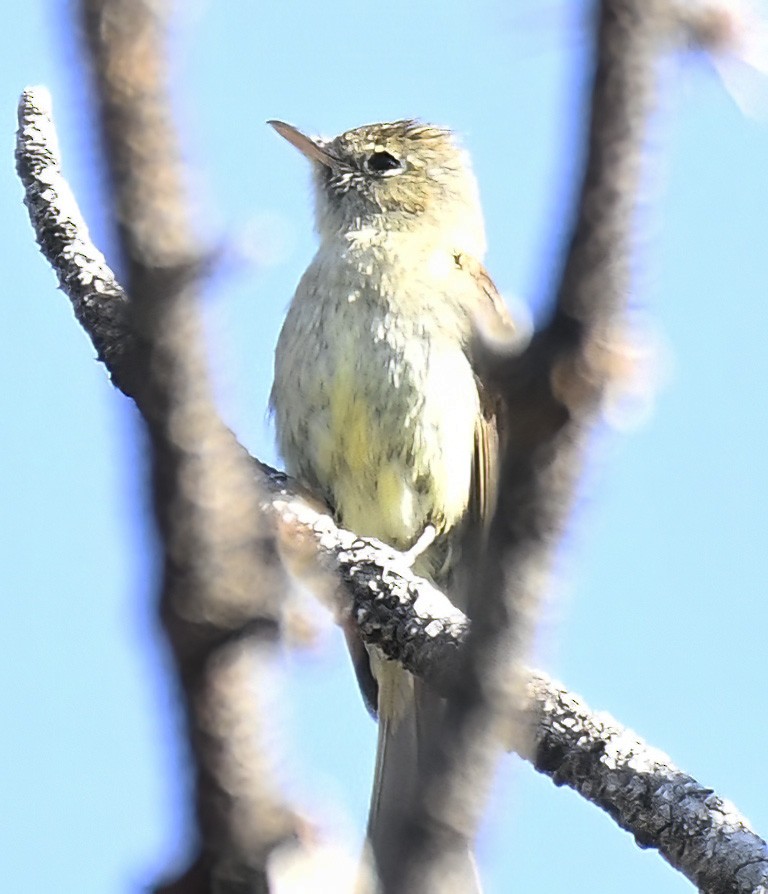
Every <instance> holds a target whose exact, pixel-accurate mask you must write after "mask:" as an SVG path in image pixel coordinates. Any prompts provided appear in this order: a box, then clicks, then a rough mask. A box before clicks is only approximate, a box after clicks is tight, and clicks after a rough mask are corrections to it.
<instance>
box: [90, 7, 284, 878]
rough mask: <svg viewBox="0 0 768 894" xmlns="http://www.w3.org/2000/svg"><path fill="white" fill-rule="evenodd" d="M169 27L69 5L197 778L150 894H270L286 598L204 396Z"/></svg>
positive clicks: (198, 257)
mask: <svg viewBox="0 0 768 894" xmlns="http://www.w3.org/2000/svg"><path fill="white" fill-rule="evenodd" d="M166 15H167V10H166V8H165V4H164V3H162V2H155V0H152V2H149V0H81V4H80V16H81V20H82V26H83V31H84V36H85V45H86V50H87V58H88V60H89V62H90V63H91V67H92V70H93V76H94V86H95V91H96V95H97V100H98V102H97V113H98V114H97V118H98V121H99V124H100V128H101V137H102V141H103V146H104V155H105V159H106V162H107V168H108V174H109V185H110V190H111V195H110V198H111V202H112V210H113V214H114V220H115V222H116V229H117V233H118V239H119V248H120V250H121V252H122V255H123V259H124V266H125V270H126V284H127V290H126V291H127V294H128V295H129V296H130V298H129V299H127V300H126V299H125V298H124V297H121V298H119V299H118V297H117V296H115V299H116V300H119V301H120V302H121V304H122V305H123V306H124V307H125V308H127V310H126V312H125V313H126V320H125V323H126V330H127V335H126V337H125V339H124V343H125V344H126V345H128V346H130V352H124V353H123V354H122V355H120V356H119V357H118V358H117V361H118V363H119V368H117V369H115V370H113V375H115V374H117V375H116V380H117V381H119V382H120V383H121V387H124V390H126V391H128V392H129V393H130V394H131V396H132V397H133V398H134V400H135V401H136V404H137V406H138V408H139V410H140V412H141V414H142V416H143V418H144V420H145V422H146V425H147V430H148V433H149V440H150V458H151V464H152V479H153V498H154V509H155V516H156V519H157V524H158V529H159V533H160V535H161V539H162V546H163V550H164V570H163V583H162V591H161V593H160V597H159V610H160V616H161V620H162V623H163V626H164V629H165V632H166V635H167V638H168V642H169V644H170V647H171V651H172V654H173V656H174V658H175V661H176V667H177V672H178V678H179V682H180V684H181V689H182V695H183V704H184V707H185V711H186V720H187V733H188V738H189V744H190V751H191V756H192V758H193V770H194V775H195V807H196V820H197V825H198V830H199V852H198V854H197V856H196V858H195V859H194V862H193V863H192V865H191V866H190V868H189V869H188V871H187V872H186V873H184V874H183V875H182V876H181V877H180V878H179V879H176V880H175V881H172V882H169V883H163V884H160V885H158V886H157V888H156V890H157V891H158V892H160V891H162V892H176V894H182V892H183V894H192V892H206V894H208V892H214V891H227V892H230V894H240V892H242V894H246V892H248V894H253V892H256V891H267V890H268V887H269V883H268V876H267V862H268V858H269V856H270V853H271V852H272V851H273V849H274V848H275V847H276V846H277V845H279V844H281V843H282V842H284V841H285V840H286V839H288V838H292V837H294V836H295V835H296V834H297V822H296V819H295V817H294V816H293V815H292V813H291V811H290V810H289V809H288V807H287V805H286V804H285V802H284V798H283V795H282V793H281V792H280V790H279V788H278V784H277V779H278V774H277V772H276V766H275V764H274V763H273V761H272V760H271V759H270V755H269V752H268V750H267V747H266V745H267V743H268V742H269V741H270V732H271V729H270V721H269V716H270V712H269V711H268V703H267V700H268V693H269V685H268V682H267V680H266V678H265V674H264V666H265V663H267V662H268V661H269V660H270V656H271V644H272V643H273V642H274V640H275V639H276V637H277V633H278V617H279V603H280V593H281V591H282V590H283V589H284V587H285V582H284V579H283V576H282V573H281V567H280V563H279V561H278V560H277V556H276V552H275V549H274V542H273V535H272V531H271V528H270V526H269V525H268V524H267V522H266V520H265V518H264V515H263V513H262V512H261V510H260V506H259V491H258V488H257V485H256V480H255V476H254V475H253V468H252V465H251V463H250V462H249V459H248V457H247V456H246V455H245V453H244V451H243V450H242V448H241V447H240V445H239V444H238V443H237V442H236V440H235V439H234V437H233V436H232V434H231V432H229V431H228V430H227V429H226V428H225V426H224V425H223V424H222V423H221V421H220V419H219V418H218V415H217V413H216V410H215V408H214V404H213V401H212V398H211V394H210V387H209V384H208V376H207V369H206V364H205V359H204V349H203V343H202V335H201V323H200V318H199V312H198V295H197V292H196V289H197V284H198V281H199V275H200V271H201V268H202V267H203V254H202V252H201V249H200V247H199V245H198V244H197V241H196V239H195V236H194V234H193V232H192V230H191V227H190V223H189V219H190V215H189V210H188V209H189V203H188V201H187V198H186V195H185V190H184V183H183V181H184V168H183V165H182V164H181V161H180V151H179V147H178V144H177V140H176V135H175V132H174V129H173V125H172V119H173V116H172V114H171V108H170V101H169V98H168V88H167V75H166V70H165V68H166V64H167V57H168V52H167V48H166V46H165V25H166V23H165V17H166ZM122 383H125V384H122Z"/></svg>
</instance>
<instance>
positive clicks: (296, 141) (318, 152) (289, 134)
mask: <svg viewBox="0 0 768 894" xmlns="http://www.w3.org/2000/svg"><path fill="white" fill-rule="evenodd" d="M267 124H271V125H272V127H274V128H275V130H276V131H277V132H278V133H279V134H280V136H281V137H285V139H286V140H288V142H289V143H290V144H291V145H292V146H295V147H296V148H297V149H298V150H299V152H301V154H302V155H303V156H305V157H306V158H308V159H309V160H310V161H316V162H319V163H320V164H321V165H325V166H326V167H327V168H332V167H333V166H334V165H335V164H336V159H335V158H334V157H333V156H332V155H331V154H330V153H329V152H327V151H326V149H325V148H324V147H323V145H322V143H319V142H317V141H315V140H311V139H310V138H309V137H308V136H306V135H305V134H303V133H302V132H301V131H300V130H297V129H296V128H295V127H294V126H293V125H291V124H286V123H285V121H267Z"/></svg>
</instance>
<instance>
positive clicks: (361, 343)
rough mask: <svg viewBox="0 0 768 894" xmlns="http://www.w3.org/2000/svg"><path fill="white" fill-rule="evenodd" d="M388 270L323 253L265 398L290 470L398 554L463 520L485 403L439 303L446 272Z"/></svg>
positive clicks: (381, 263) (448, 311)
mask: <svg viewBox="0 0 768 894" xmlns="http://www.w3.org/2000/svg"><path fill="white" fill-rule="evenodd" d="M390 260H391V259H390V258H387V257H381V255H380V252H377V251H376V250H374V249H368V250H366V251H354V252H351V253H350V252H347V254H346V256H345V255H340V254H339V253H335V254H332V253H328V252H326V253H325V254H323V252H322V251H321V252H319V253H318V256H317V257H316V258H315V260H314V261H313V263H312V265H311V266H310V268H309V269H308V270H307V273H306V274H305V276H304V278H303V279H302V281H301V283H300V285H299V288H298V290H297V293H296V296H295V298H294V301H293V303H292V305H291V309H290V311H289V313H288V316H287V318H286V322H285V325H284V327H283V331H282V332H281V335H280V339H279V342H278V348H277V353H276V361H275V384H274V388H273V398H272V399H273V406H274V411H275V421H276V427H277V433H278V443H279V447H280V449H281V452H282V454H283V457H284V459H285V461H286V464H287V466H288V469H289V471H290V472H292V473H293V474H295V475H296V476H298V477H299V478H301V479H303V480H304V481H306V482H307V483H308V484H310V485H312V486H315V487H319V488H320V489H321V490H322V491H323V492H324V494H325V496H326V498H327V499H328V500H329V501H330V502H331V503H332V505H333V506H334V508H335V511H336V514H337V516H338V517H339V519H340V521H341V522H342V523H343V524H344V525H345V526H347V527H349V528H351V529H352V530H354V531H356V532H357V533H359V534H361V535H364V536H373V537H378V538H380V539H382V540H384V541H386V542H389V543H391V544H392V545H394V546H397V547H399V548H406V547H408V546H410V545H411V544H412V543H413V542H414V541H415V540H416V538H417V537H418V536H419V534H420V533H421V532H422V531H423V529H424V527H425V526H426V525H427V524H428V523H431V524H434V525H435V527H436V528H437V529H438V532H439V531H442V530H445V529H448V528H450V527H452V526H453V525H454V524H456V523H457V522H458V521H459V519H460V518H461V516H462V515H463V514H464V512H465V510H466V507H467V502H468V495H469V487H470V475H471V467H472V455H473V441H474V431H475V424H476V419H477V415H478V412H479V400H478V393H477V387H476V384H475V378H474V375H473V373H472V369H471V367H470V364H469V362H468V360H467V358H466V356H465V354H464V351H463V350H462V347H461V338H460V333H459V332H458V327H460V326H461V325H462V323H461V321H460V320H459V319H458V318H455V317H454V315H453V311H452V307H453V306H454V305H455V304H456V303H457V302H456V301H455V300H452V298H455V297H456V296H455V295H454V296H450V295H448V294H444V295H442V296H441V295H440V294H439V293H440V292H441V291H443V290H450V288H451V287H452V285H453V284H454V282H455V283H456V285H457V286H458V284H459V282H460V281H459V280H458V278H457V279H455V280H454V279H452V278H451V276H450V269H449V265H446V266H445V275H444V276H441V275H439V274H437V275H436V272H435V269H433V268H435V266H436V265H435V263H434V262H430V264H424V265H421V266H420V267H419V269H418V270H414V268H413V267H412V266H411V272H410V273H409V274H408V275H406V274H405V272H404V266H405V265H403V263H402V259H400V263H398V264H396V265H393V264H391V263H388V262H389V261H390ZM408 266H410V265H408ZM437 266H439V264H438V265H437ZM392 270H395V271H403V272H402V275H401V274H400V273H399V272H396V273H395V275H392V272H391V271H392Z"/></svg>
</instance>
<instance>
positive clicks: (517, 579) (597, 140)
mask: <svg viewBox="0 0 768 894" xmlns="http://www.w3.org/2000/svg"><path fill="white" fill-rule="evenodd" d="M660 8H661V4H660V0H602V2H599V3H596V4H595V11H594V16H595V25H594V32H595V71H594V77H593V82H592V95H591V109H590V122H589V129H588V133H587V147H586V153H585V156H586V157H585V168H584V174H583V182H582V187H581V193H580V195H579V197H578V202H577V206H576V210H575V215H574V225H573V229H572V233H571V235H570V241H569V244H568V246H567V250H566V251H564V253H563V255H564V259H565V260H564V267H563V272H562V275H561V280H560V283H559V286H558V288H557V292H556V295H555V296H554V299H553V302H552V309H551V314H550V319H549V320H548V322H547V323H546V325H545V326H544V327H543V328H542V329H541V330H540V331H538V332H537V333H536V334H535V335H534V336H533V339H532V340H531V343H530V345H529V346H528V348H527V349H526V350H525V351H523V353H522V354H520V355H519V356H514V357H512V358H510V357H508V356H504V355H503V354H500V353H497V352H495V351H494V350H493V349H492V348H491V347H490V346H489V345H488V344H483V343H481V341H480V339H478V345H477V352H476V353H477V358H476V359H477V361H478V365H479V366H480V368H481V369H483V370H484V371H485V374H486V375H485V378H486V379H487V380H490V381H493V382H495V383H496V385H497V387H498V389H499V390H500V391H501V393H502V394H503V397H504V400H505V403H506V405H507V408H508V418H509V420H510V432H509V438H508V445H507V449H506V452H505V455H504V458H503V464H502V473H501V480H500V489H499V504H498V507H497V511H496V514H495V517H494V520H493V523H492V525H491V531H490V538H489V545H488V549H487V551H486V554H485V555H484V556H483V557H482V558H481V559H480V560H479V561H478V562H477V563H476V564H477V570H478V574H477V575H476V587H475V589H474V590H473V592H472V593H471V594H470V599H469V603H468V614H469V617H470V618H471V619H472V630H471V633H470V635H469V638H468V641H467V649H466V650H465V652H464V653H463V660H464V666H463V668H462V671H461V673H460V675H459V681H458V684H457V687H456V689H455V690H454V691H453V693H452V695H451V697H450V699H449V702H448V712H447V717H446V724H445V726H446V729H445V730H444V731H442V733H441V734H440V735H439V737H438V736H436V737H435V741H434V743H433V748H432V753H431V756H430V759H429V760H428V762H427V763H428V765H429V766H430V767H431V769H432V772H431V773H430V774H428V775H426V776H424V777H423V778H422V779H420V784H419V792H418V796H417V805H416V808H415V811H414V816H413V817H411V818H410V820H409V821H408V822H406V823H405V824H404V826H403V831H402V839H401V848H400V850H399V853H398V861H397V865H394V866H392V867H389V868H388V869H387V871H391V872H392V878H391V879H388V878H386V877H385V878H384V881H385V888H386V890H387V891H392V892H395V891H398V890H414V891H415V890H418V891H423V892H429V894H432V892H438V891H445V890H451V888H450V886H448V887H447V886H446V882H447V880H448V879H450V876H451V872H450V866H451V865H452V862H453V859H454V856H453V852H454V851H455V850H456V849H457V847H461V846H462V842H466V840H467V839H471V838H472V837H473V836H474V834H475V830H476V829H477V825H478V822H479V819H480V816H481V811H482V808H483V805H484V802H485V796H486V793H487V790H488V788H489V786H490V783H491V781H492V776H493V771H494V767H495V762H496V759H497V755H498V752H499V743H500V742H501V741H502V740H503V738H504V735H505V732H506V733H507V734H508V728H509V724H510V717H509V713H510V707H511V706H514V705H515V704H516V703H519V701H520V693H521V687H522V683H523V681H522V679H520V678H519V676H518V674H517V673H516V671H515V667H518V668H519V667H521V662H522V661H523V660H524V659H525V655H526V651H527V645H528V641H529V637H530V632H531V629H532V625H533V618H534V616H535V611H536V606H537V603H538V599H539V595H540V593H541V591H542V584H543V581H545V580H546V578H547V574H548V572H549V568H550V566H551V563H552V559H553V552H554V547H555V546H556V544H557V542H558V541H559V538H560V536H561V534H562V531H563V529H564V527H565V524H566V521H567V518H568V515H569V512H570V508H571V505H572V502H573V498H574V492H575V487H576V482H577V480H578V477H579V474H580V471H581V464H582V455H583V450H584V445H585V442H586V438H587V435H588V433H589V431H590V429H591V425H592V423H593V421H594V418H595V415H596V410H597V408H598V407H599V404H600V400H601V397H602V394H603V392H604V390H605V388H606V386H607V385H608V383H609V380H610V365H609V363H607V362H606V361H607V356H606V355H607V352H606V349H605V342H606V340H607V334H608V332H609V331H610V329H611V327H613V326H615V324H616V322H617V317H618V315H619V314H620V312H621V310H622V309H623V305H624V301H625V297H626V294H627V292H628V288H627V285H628V283H627V269H628V260H629V254H630V231H631V227H632V212H633V209H634V203H635V200H636V193H637V184H638V176H639V167H640V165H639V161H640V156H641V147H642V144H643V138H644V128H645V122H646V117H647V115H648V112H649V109H650V97H651V93H652V90H651V87H652V82H653V68H654V63H655V50H656V40H655V38H656V37H657V29H658V26H659V13H660ZM382 875H384V871H382Z"/></svg>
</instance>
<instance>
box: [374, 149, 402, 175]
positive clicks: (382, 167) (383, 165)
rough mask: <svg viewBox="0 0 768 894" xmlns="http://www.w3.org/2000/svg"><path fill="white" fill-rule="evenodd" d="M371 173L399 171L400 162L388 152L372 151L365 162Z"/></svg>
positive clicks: (400, 167)
mask: <svg viewBox="0 0 768 894" xmlns="http://www.w3.org/2000/svg"><path fill="white" fill-rule="evenodd" d="M365 166H366V167H367V168H368V170H369V171H370V172H371V173H372V174H389V173H395V172H396V171H401V170H402V169H403V166H402V164H401V163H400V162H399V161H398V160H397V159H396V158H395V156H394V155H392V154H391V153H389V152H383V151H382V152H374V153H373V155H370V156H369V157H368V159H367V160H366V162H365Z"/></svg>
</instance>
